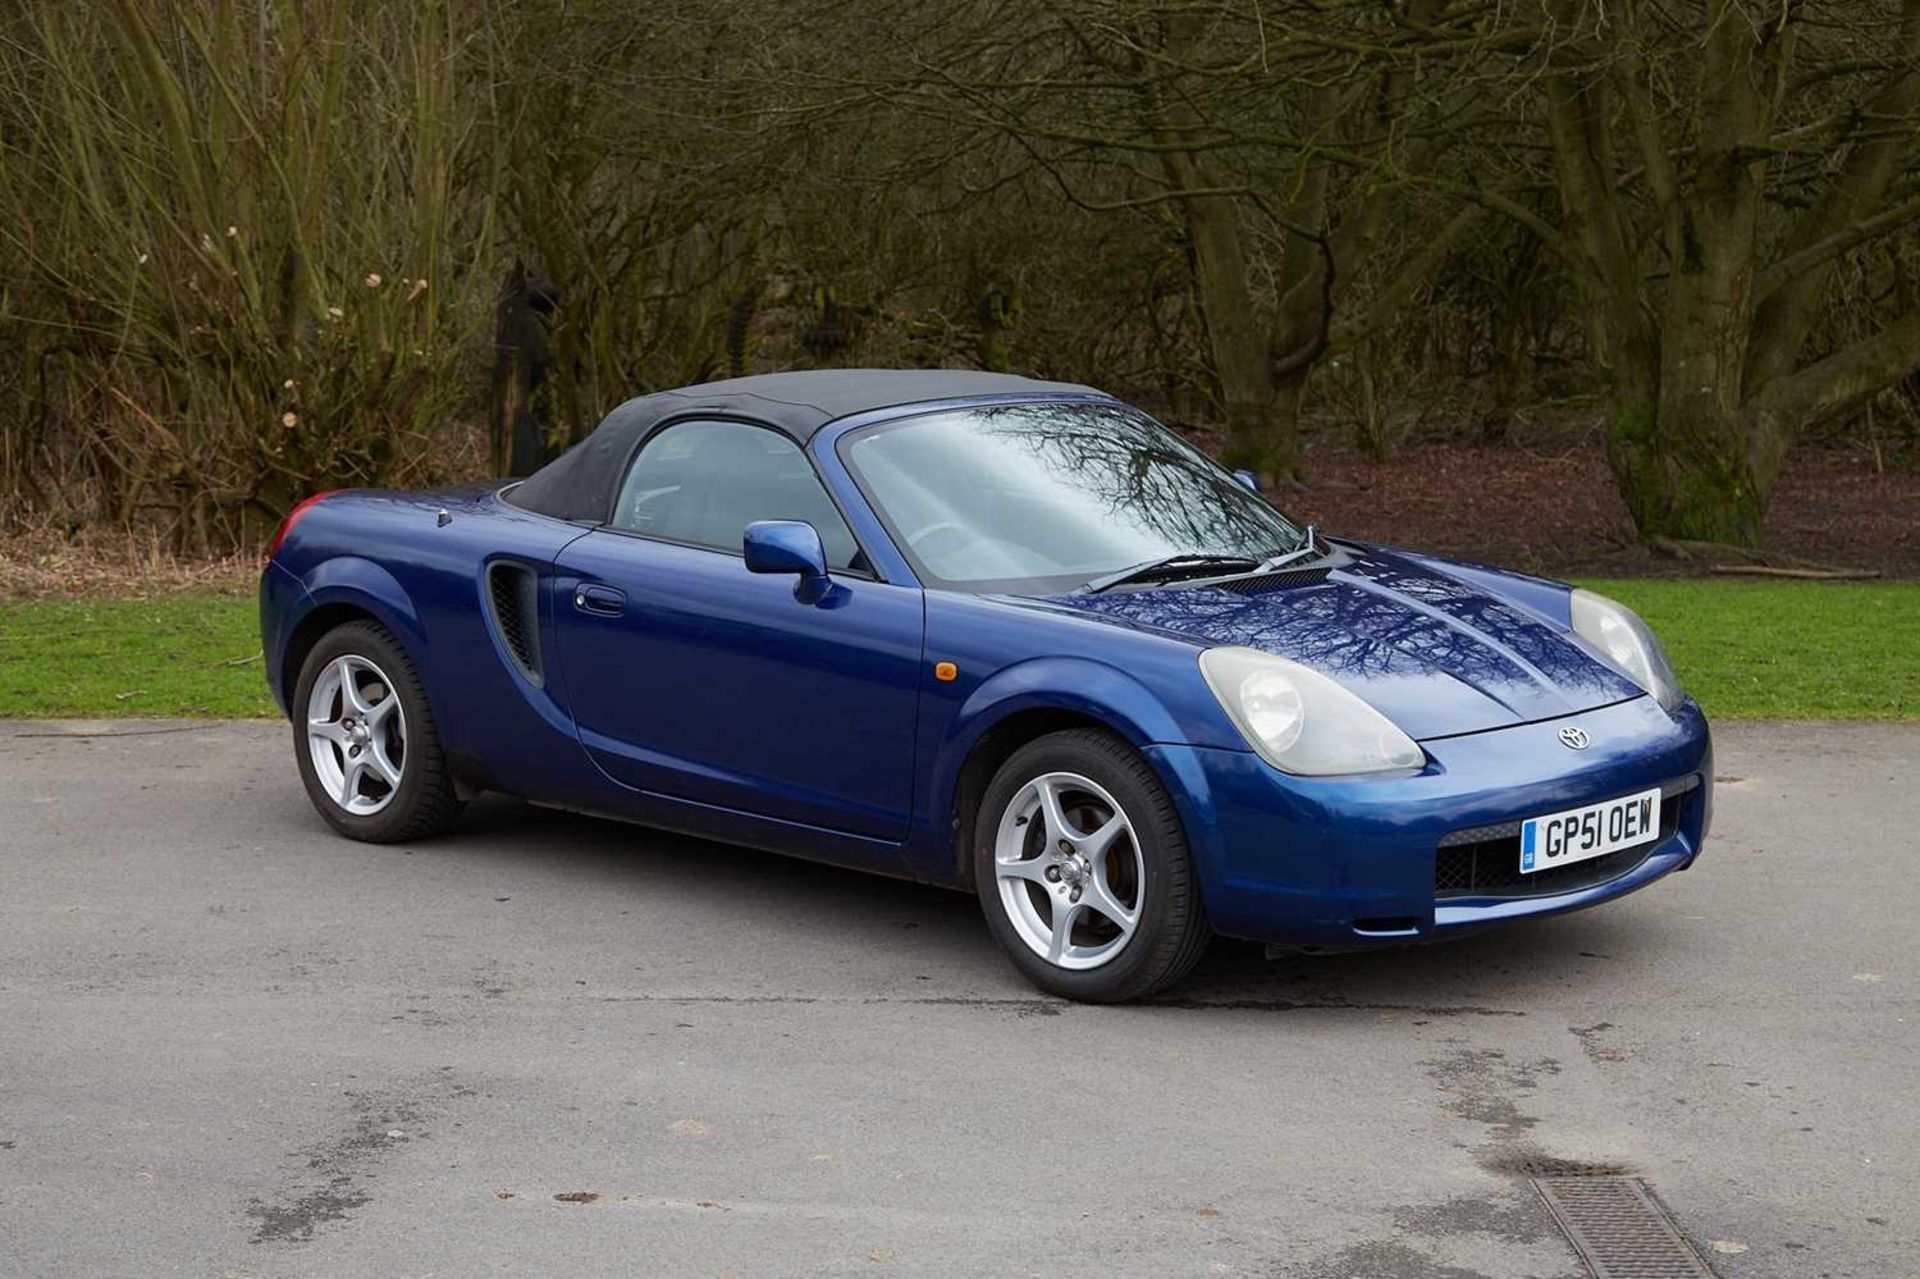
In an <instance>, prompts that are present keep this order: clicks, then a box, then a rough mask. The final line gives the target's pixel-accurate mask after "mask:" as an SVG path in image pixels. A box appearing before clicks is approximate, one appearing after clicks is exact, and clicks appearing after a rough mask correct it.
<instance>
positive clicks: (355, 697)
mask: <svg viewBox="0 0 1920 1279" xmlns="http://www.w3.org/2000/svg"><path fill="white" fill-rule="evenodd" d="M293 712H294V713H293V749H294V756H295V758H296V759H297V760H298V761H299V765H300V780H301V782H302V783H304V784H305V786H306V788H307V798H308V799H310V800H312V801H313V806H314V807H315V808H316V809H318V810H319V812H320V815H321V816H322V817H324V818H326V819H327V821H328V823H330V824H331V825H332V826H333V828H334V829H335V830H337V831H339V832H340V833H341V834H342V835H345V836H347V837H348V838H350V839H360V840H365V841H367V842H369V843H374V844H390V843H398V842H401V841H404V840H410V839H421V838H424V837H426V836H428V835H432V834H435V833H436V832H438V831H440V830H442V829H444V828H445V827H446V826H447V825H448V823H450V822H452V821H453V819H454V818H455V817H456V816H458V815H459V812H460V807H461V804H460V798H459V796H458V795H457V794H455V792H454V788H453V778H452V776H451V775H450V774H449V773H448V771H447V761H446V756H445V753H444V752H443V751H442V750H441V748H440V734H439V732H438V730H437V729H436V728H435V726H434V722H433V711H432V710H431V709H430V708H429V707H428V705H427V695H426V691H425V689H424V688H422V686H421V683H420V674H419V672H418V671H417V670H416V669H415V668H414V665H413V659H412V658H410V657H408V656H407V652H406V650H405V649H403V648H401V647H400V642H399V641H398V640H396V639H394V637H393V635H392V634H391V633H389V632H388V631H387V629H386V628H385V627H383V626H380V625H379V624H378V623H375V622H349V623H347V624H345V625H343V626H338V627H335V628H334V629H333V630H331V631H328V632H327V633H326V634H325V635H323V636H321V638H320V642H319V643H317V644H315V645H314V646H313V651H312V652H310V653H308V654H307V660H306V662H305V663H304V664H303V665H302V666H301V668H300V678H299V680H298V681H297V682H296V683H295V685H294V696H293Z"/></svg>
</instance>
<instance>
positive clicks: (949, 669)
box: [933, 662, 960, 684]
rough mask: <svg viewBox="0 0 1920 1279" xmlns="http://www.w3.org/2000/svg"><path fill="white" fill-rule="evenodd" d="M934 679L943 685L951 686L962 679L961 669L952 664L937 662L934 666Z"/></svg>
mask: <svg viewBox="0 0 1920 1279" xmlns="http://www.w3.org/2000/svg"><path fill="white" fill-rule="evenodd" d="M933 677H934V678H935V679H937V680H939V681H940V682H941V683H942V684H951V683H953V681H955V680H957V679H959V678H960V668H959V667H958V666H955V665H954V664H953V663H952V662H935V663H934V664H933Z"/></svg>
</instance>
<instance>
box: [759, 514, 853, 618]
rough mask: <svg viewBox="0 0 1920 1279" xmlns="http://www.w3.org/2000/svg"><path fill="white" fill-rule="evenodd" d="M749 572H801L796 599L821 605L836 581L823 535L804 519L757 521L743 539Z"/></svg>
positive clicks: (794, 591) (795, 589)
mask: <svg viewBox="0 0 1920 1279" xmlns="http://www.w3.org/2000/svg"><path fill="white" fill-rule="evenodd" d="M740 550H741V553H742V554H743V555H744V556H745V557H746V561H747V571H748V572H749V573H798V574H799V575H800V582H799V584H798V585H796V586H795V587H794V588H793V595H794V598H795V599H797V600H800V601H801V602H802V603H806V604H817V603H818V602H819V601H820V599H821V597H822V596H824V595H825V594H826V593H827V590H828V588H829V587H830V586H831V585H832V583H831V582H830V581H829V580H828V579H827V550H826V548H825V547H824V546H822V545H821V544H820V534H818V533H817V532H815V531H814V528H813V525H811V524H808V523H806V522H805V521H803V520H755V521H754V522H753V523H751V524H749V525H747V531H746V533H745V535H744V536H742V537H741V539H740Z"/></svg>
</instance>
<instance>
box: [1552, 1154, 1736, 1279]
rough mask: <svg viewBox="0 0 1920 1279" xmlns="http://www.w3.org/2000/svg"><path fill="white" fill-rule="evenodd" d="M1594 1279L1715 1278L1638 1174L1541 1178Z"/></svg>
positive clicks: (1556, 1213) (1556, 1216)
mask: <svg viewBox="0 0 1920 1279" xmlns="http://www.w3.org/2000/svg"><path fill="white" fill-rule="evenodd" d="M1533 1184H1534V1188H1535V1189H1537V1190H1538V1191H1539V1192H1540V1197H1541V1198H1542V1199H1544V1200H1546V1203H1547V1210H1548V1211H1549V1212H1551V1213H1552V1214H1553V1218H1554V1220H1555V1221H1557V1222H1559V1223H1560V1229H1561V1230H1563V1231H1565V1232H1566V1235H1567V1238H1568V1239H1570V1240H1572V1241H1573V1246H1574V1247H1575V1248H1576V1249H1578V1250H1579V1252H1580V1256H1581V1257H1582V1258H1583V1259H1584V1260H1585V1261H1586V1263H1587V1266H1588V1268H1589V1269H1591V1270H1592V1271H1593V1275H1594V1279H1713V1272H1712V1271H1711V1270H1708V1269H1707V1267H1706V1265H1705V1264H1704V1263H1703V1262H1702V1261H1701V1260H1700V1256H1699V1254H1698V1253H1696V1252H1694V1250H1693V1248H1692V1247H1691V1246H1690V1245H1689V1244H1688V1243H1687V1241H1686V1240H1685V1239H1684V1238H1683V1237H1681V1234H1680V1232H1679V1231H1678V1230H1677V1229H1675V1228H1674V1224H1673V1222H1672V1221H1670V1220H1668V1219H1667V1214H1666V1212H1665V1211H1663V1210H1662V1209H1661V1207H1660V1205H1659V1204H1657V1203H1655V1202H1654V1201H1653V1196H1651V1195H1649V1194H1648V1193H1647V1188H1646V1186H1644V1185H1642V1184H1641V1182H1640V1179H1639V1178H1637V1177H1596V1176H1591V1175H1589V1176H1579V1175H1575V1176H1571V1177H1567V1176H1560V1177H1535V1178H1534V1179H1533Z"/></svg>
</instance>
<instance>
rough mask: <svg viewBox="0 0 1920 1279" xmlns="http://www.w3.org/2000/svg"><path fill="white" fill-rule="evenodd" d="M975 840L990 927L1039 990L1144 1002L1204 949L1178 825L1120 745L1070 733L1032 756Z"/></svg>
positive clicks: (993, 793)
mask: <svg viewBox="0 0 1920 1279" xmlns="http://www.w3.org/2000/svg"><path fill="white" fill-rule="evenodd" d="M973 829H974V838H973V844H974V847H973V869H974V884H975V887H976V888H977V890H978V892H979V896H980V906H981V909H982V910H983V911H984V912H985V913H986V916H987V926H988V927H989V928H991V929H992V930H993V934H994V936H995V937H997V938H998V939H999V940H1000V944H1001V945H1002V946H1004V947H1005V948H1006V951H1007V954H1008V955H1009V956H1010V957H1011V958H1012V960H1013V963H1014V965H1015V966H1016V967H1017V968H1019V969H1020V971H1021V972H1023V973H1025V974H1026V976H1027V977H1028V979H1029V980H1031V981H1032V982H1033V983H1034V984H1035V985H1036V986H1039V987H1040V988H1041V989H1042V990H1045V991H1049V992H1051V993H1052V994H1055V995H1061V996H1064V997H1065V998H1068V999H1079V1000H1085V1001H1088V1002H1092V1003H1119V1002H1123V1001H1125V1000H1129V999H1139V998H1142V997H1144V996H1146V995H1150V994H1152V993H1153V992H1155V991H1158V990H1162V989H1164V988H1166V987H1167V986H1170V985H1172V984H1173V983H1174V982H1176V981H1178V980H1180V978H1182V977H1184V976H1185V975H1186V974H1187V971H1188V970H1189V969H1191V968H1192V967H1193V965H1194V964H1195V963H1196V962H1198V960H1199V958H1200V955H1201V952H1203V951H1204V950H1205V949H1206V945H1207V939H1208V931H1207V921H1206V916H1205V913H1204V911H1203V910H1202V909H1201V904H1200V889H1199V885H1198V883H1197V882H1196V880H1195V876H1194V873H1193V861H1192V858H1191V857H1190V856H1189V854H1188V851H1187V839H1186V834H1185V832H1184V831H1182V830H1181V828H1180V819H1179V815H1178V814H1177V813H1176V812H1175V811H1174V807H1173V801H1172V799H1171V798H1169V797H1168V795H1167V792H1166V788H1165V787H1163V786H1162V785H1161V784H1160V779H1159V778H1158V777H1156V776H1155V775H1154V772H1153V770H1152V769H1151V768H1150V767H1148V765H1147V762H1146V761H1145V760H1144V759H1142V758H1141V757H1140V755H1139V753H1138V752H1136V751H1135V750H1134V749H1133V748H1132V747H1131V746H1129V745H1127V743H1125V742H1124V741H1121V740H1120V739H1119V738H1117V737H1114V736H1112V735H1111V734H1109V733H1104V732H1100V731H1098V730H1093V729H1074V730H1070V731H1067V732H1060V733H1051V734H1049V735H1047V736H1045V737H1042V738H1038V739H1036V740H1034V741H1032V742H1029V743H1028V744H1027V745H1025V746H1023V747H1021V748H1020V749H1019V750H1017V751H1015V752H1014V753H1013V755H1012V757H1011V758H1009V759H1008V760H1007V762H1006V763H1005V764H1003V765H1001V767H1000V771H999V772H998V773H996V774H994V778H993V781H992V782H991V783H990V784H989V785H988V786H987V791H986V795H985V797H984V798H983V799H982V801H981V805H980V811H979V813H978V814H977V815H976V817H975V820H974V828H973Z"/></svg>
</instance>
